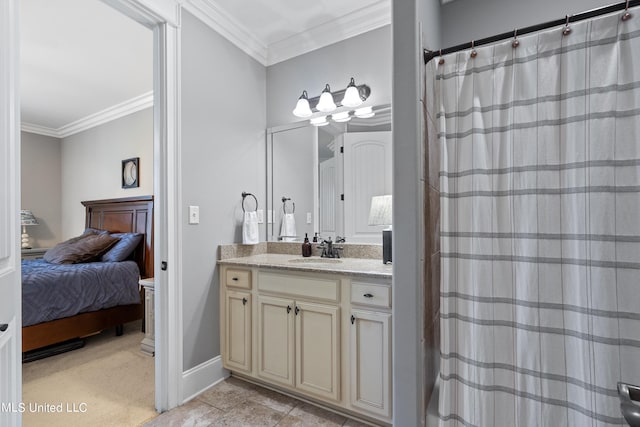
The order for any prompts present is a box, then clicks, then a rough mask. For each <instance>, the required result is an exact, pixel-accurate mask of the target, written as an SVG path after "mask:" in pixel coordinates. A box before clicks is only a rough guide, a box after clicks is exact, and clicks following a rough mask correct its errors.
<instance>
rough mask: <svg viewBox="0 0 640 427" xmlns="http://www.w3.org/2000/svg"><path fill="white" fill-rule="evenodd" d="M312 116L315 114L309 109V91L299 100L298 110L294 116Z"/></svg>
mask: <svg viewBox="0 0 640 427" xmlns="http://www.w3.org/2000/svg"><path fill="white" fill-rule="evenodd" d="M311 114H313V113H312V112H311V108H310V107H309V97H308V95H307V91H306V90H303V91H302V95H300V98H298V103H297V104H296V108H295V109H294V110H293V115H294V116H297V117H310V116H311Z"/></svg>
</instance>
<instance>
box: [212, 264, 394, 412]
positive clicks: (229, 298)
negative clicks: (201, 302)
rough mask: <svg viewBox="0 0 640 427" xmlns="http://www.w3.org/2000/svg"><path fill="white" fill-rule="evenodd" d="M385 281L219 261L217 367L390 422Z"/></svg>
mask: <svg viewBox="0 0 640 427" xmlns="http://www.w3.org/2000/svg"><path fill="white" fill-rule="evenodd" d="M239 273H242V274H239ZM234 277H236V278H238V280H234V279H233V278H234ZM389 282H390V280H387V281H386V282H385V281H384V280H377V281H376V280H372V281H369V280H356V278H355V277H354V278H351V277H348V276H344V275H340V274H339V273H332V272H327V273H316V272H303V271H293V270H278V269H271V268H262V267H260V268H257V267H250V266H247V267H246V268H244V267H242V268H241V267H238V266H236V265H233V266H231V265H223V266H222V268H221V283H222V285H223V286H221V292H222V295H221V302H222V303H221V317H222V318H221V323H222V333H223V336H222V339H221V343H222V357H223V364H224V367H225V368H227V369H229V370H231V371H233V372H234V373H236V374H238V375H240V376H243V377H245V378H247V379H250V380H253V381H257V382H261V383H264V384H266V385H271V386H275V387H277V388H280V389H281V390H283V391H285V392H289V393H292V394H295V395H299V396H301V397H303V398H308V399H311V400H314V401H316V402H318V403H321V404H325V406H327V407H328V408H329V409H334V410H338V411H343V412H349V413H352V414H356V415H360V416H363V418H364V419H369V420H371V421H378V422H380V421H381V422H383V423H390V422H391V378H390V372H391V300H390V295H391V289H390V284H389ZM365 295H366V296H365ZM369 295H372V296H369ZM252 302H253V304H252Z"/></svg>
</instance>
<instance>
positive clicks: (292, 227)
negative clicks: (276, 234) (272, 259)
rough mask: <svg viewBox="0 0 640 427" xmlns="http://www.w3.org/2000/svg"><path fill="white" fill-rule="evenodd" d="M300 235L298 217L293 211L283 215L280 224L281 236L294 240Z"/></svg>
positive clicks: (283, 238) (284, 238)
mask: <svg viewBox="0 0 640 427" xmlns="http://www.w3.org/2000/svg"><path fill="white" fill-rule="evenodd" d="M297 235H298V233H297V232H296V218H295V216H294V215H293V214H292V213H286V214H284V216H283V217H282V225H281V226H280V237H281V238H282V240H285V241H288V240H293V239H295V237H296V236H297Z"/></svg>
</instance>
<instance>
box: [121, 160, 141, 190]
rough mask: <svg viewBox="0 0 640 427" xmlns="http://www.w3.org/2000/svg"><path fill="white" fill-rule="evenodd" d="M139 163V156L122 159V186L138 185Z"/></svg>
mask: <svg viewBox="0 0 640 427" xmlns="http://www.w3.org/2000/svg"><path fill="white" fill-rule="evenodd" d="M139 164H140V158H139V157H132V158H131V159H126V160H123V161H122V188H136V187H140V179H139V176H140V175H139V173H138V167H139Z"/></svg>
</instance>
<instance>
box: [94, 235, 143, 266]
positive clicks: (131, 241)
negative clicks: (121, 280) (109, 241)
mask: <svg viewBox="0 0 640 427" xmlns="http://www.w3.org/2000/svg"><path fill="white" fill-rule="evenodd" d="M111 236H113V237H117V238H119V239H120V240H118V242H117V243H116V244H115V245H113V246H112V247H111V248H110V249H109V250H108V251H107V252H106V253H105V254H104V255H102V259H101V260H102V261H103V262H120V261H124V260H126V259H127V258H129V255H131V254H132V253H133V251H134V250H135V249H136V248H137V247H138V245H139V244H140V241H141V240H142V236H143V234H141V233H112V234H111Z"/></svg>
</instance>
